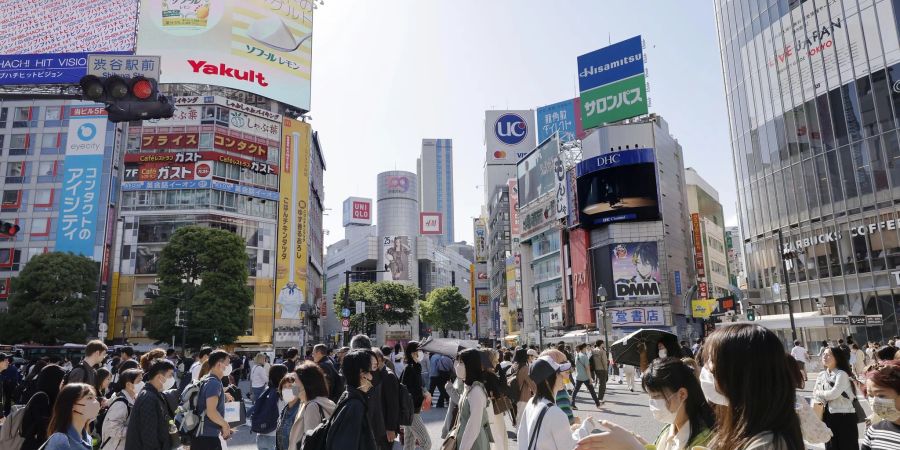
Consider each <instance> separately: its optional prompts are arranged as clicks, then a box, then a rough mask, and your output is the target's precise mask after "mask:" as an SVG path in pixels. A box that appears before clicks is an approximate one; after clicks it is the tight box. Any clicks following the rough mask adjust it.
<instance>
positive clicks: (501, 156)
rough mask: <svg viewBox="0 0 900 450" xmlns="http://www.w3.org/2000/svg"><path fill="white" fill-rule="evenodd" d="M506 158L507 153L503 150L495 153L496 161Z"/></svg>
mask: <svg viewBox="0 0 900 450" xmlns="http://www.w3.org/2000/svg"><path fill="white" fill-rule="evenodd" d="M504 158H506V152H504V151H503V150H497V151H495V152H494V159H504Z"/></svg>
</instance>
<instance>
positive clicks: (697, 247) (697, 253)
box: [691, 213, 706, 298]
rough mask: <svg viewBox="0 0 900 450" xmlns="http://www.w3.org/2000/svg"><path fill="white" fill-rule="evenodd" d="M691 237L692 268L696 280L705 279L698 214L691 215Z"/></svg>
mask: <svg viewBox="0 0 900 450" xmlns="http://www.w3.org/2000/svg"><path fill="white" fill-rule="evenodd" d="M691 236H692V239H693V242H694V266H695V268H696V269H697V278H705V277H706V266H705V264H704V261H703V238H702V236H701V233H700V214H698V213H692V214H691ZM704 284H705V283H704ZM700 298H706V296H705V295H702V296H701V297H700Z"/></svg>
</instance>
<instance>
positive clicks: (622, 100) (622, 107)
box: [581, 75, 648, 130]
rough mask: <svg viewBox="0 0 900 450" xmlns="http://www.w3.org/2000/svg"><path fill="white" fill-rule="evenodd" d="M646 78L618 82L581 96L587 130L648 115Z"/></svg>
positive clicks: (634, 77)
mask: <svg viewBox="0 0 900 450" xmlns="http://www.w3.org/2000/svg"><path fill="white" fill-rule="evenodd" d="M647 111H648V110H647V83H646V82H645V80H644V75H635V76H633V77H631V78H626V79H624V80H620V81H616V82H613V83H609V84H605V85H603V86H599V87H596V88H594V89H591V90H589V91H584V92H582V93H581V121H582V123H583V124H584V129H585V130H586V129H588V128H594V127H598V126H600V125H603V124H605V123H611V122H616V121H619V120H623V119H628V118H630V117H636V116H640V115H642V114H647Z"/></svg>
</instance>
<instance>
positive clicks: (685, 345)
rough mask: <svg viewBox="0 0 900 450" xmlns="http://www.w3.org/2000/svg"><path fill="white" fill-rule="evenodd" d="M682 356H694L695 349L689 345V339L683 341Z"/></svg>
mask: <svg viewBox="0 0 900 450" xmlns="http://www.w3.org/2000/svg"><path fill="white" fill-rule="evenodd" d="M681 356H682V357H683V358H693V357H694V351H693V350H691V348H690V347H689V346H688V343H687V341H681Z"/></svg>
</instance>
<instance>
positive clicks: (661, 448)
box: [656, 420, 691, 450]
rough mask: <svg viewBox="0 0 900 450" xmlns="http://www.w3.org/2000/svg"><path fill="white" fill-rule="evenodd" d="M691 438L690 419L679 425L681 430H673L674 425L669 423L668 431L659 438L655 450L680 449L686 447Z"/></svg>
mask: <svg viewBox="0 0 900 450" xmlns="http://www.w3.org/2000/svg"><path fill="white" fill-rule="evenodd" d="M690 438H691V421H690V420H689V421H687V422H685V423H684V425H682V426H681V430H680V431H678V432H677V433H676V432H675V425H669V431H668V433H666V435H665V436H662V438H661V439H660V440H659V445H657V446H656V450H682V449H686V448H687V445H688V440H689V439H690Z"/></svg>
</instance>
